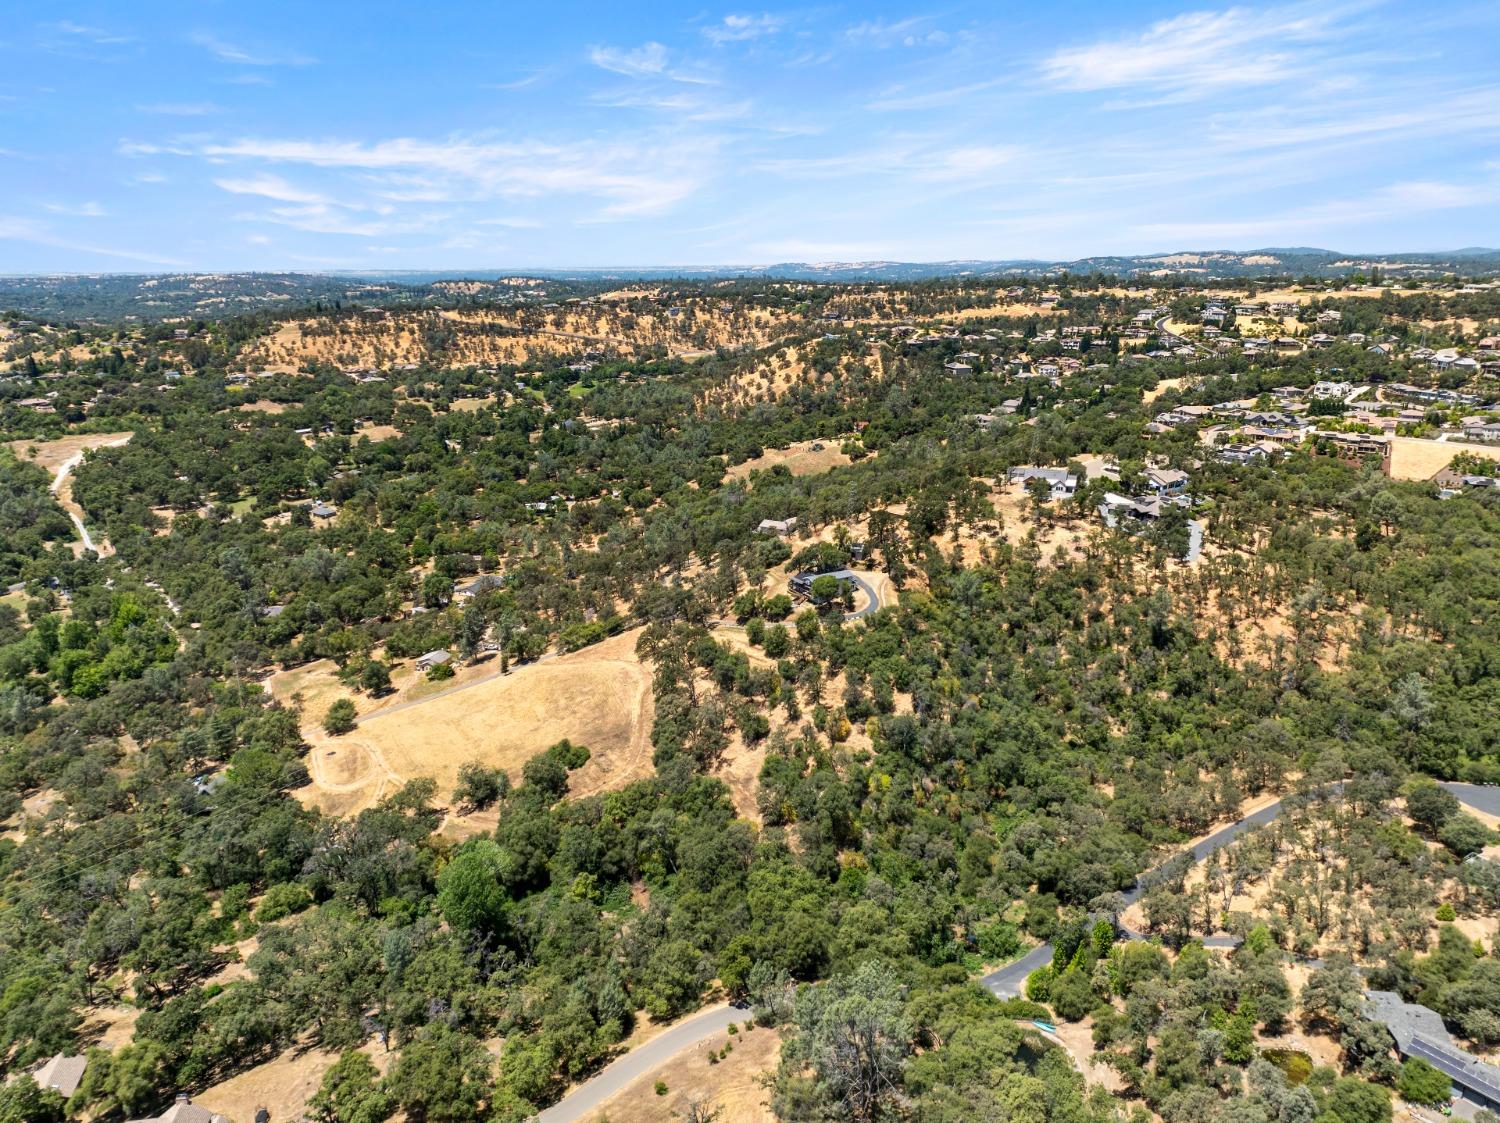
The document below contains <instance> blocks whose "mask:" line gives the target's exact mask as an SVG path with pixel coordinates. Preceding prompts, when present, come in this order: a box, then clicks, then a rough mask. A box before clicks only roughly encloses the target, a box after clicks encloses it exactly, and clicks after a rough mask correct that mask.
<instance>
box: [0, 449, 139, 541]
mask: <svg viewBox="0 0 1500 1123" xmlns="http://www.w3.org/2000/svg"><path fill="white" fill-rule="evenodd" d="M133 436H135V434H134V433H84V434H79V435H77V436H72V437H60V438H58V439H57V440H55V441H27V440H21V441H11V442H10V448H11V451H13V452H14V453H15V454H16V456H18V457H19V458H21V459H22V460H29V461H31V462H32V463H33V464H35V465H37V466H38V467H41V468H45V469H46V470H47V471H49V472H51V473H52V483H51V485H50V486H49V489H48V490H50V491H51V492H52V494H53V495H54V496H55V497H56V498H57V504H58V506H59V507H61V508H62V509H63V510H64V511H66V512H67V513H68V518H70V519H72V520H73V526H74V528H75V529H76V530H77V531H78V541H76V542H74V543H72V544H71V545H72V550H73V553H74V555H75V556H80V555H82V554H83V553H85V552H86V551H88V550H93V551H94V552H95V553H96V554H98V555H99V556H100V557H101V558H107V557H109V555H110V554H112V553H114V552H115V551H114V547H113V546H111V545H110V544H109V543H108V542H105V541H100V542H95V541H94V537H93V535H91V534H90V533H89V528H88V527H87V526H86V525H84V521H83V508H82V507H80V506H79V505H78V503H77V502H76V501H75V500H74V498H73V469H75V468H77V467H78V465H80V464H82V463H83V457H84V454H85V453H88V452H92V451H93V450H94V449H96V448H118V447H119V446H120V445H123V444H126V443H127V442H128V441H129V440H130V438H131V437H133Z"/></svg>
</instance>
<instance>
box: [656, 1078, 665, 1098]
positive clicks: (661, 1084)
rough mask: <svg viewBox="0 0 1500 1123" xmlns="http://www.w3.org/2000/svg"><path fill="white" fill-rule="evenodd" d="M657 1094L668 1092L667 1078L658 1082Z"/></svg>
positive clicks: (661, 1094)
mask: <svg viewBox="0 0 1500 1123" xmlns="http://www.w3.org/2000/svg"><path fill="white" fill-rule="evenodd" d="M656 1094H657V1095H658V1096H665V1095H666V1094H667V1082H666V1081H665V1080H658V1081H657V1082H656Z"/></svg>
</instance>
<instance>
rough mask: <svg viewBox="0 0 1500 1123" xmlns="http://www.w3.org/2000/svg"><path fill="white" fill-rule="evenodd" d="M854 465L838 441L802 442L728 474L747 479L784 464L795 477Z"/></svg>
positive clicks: (738, 466) (770, 452) (774, 450)
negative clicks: (755, 473)
mask: <svg viewBox="0 0 1500 1123" xmlns="http://www.w3.org/2000/svg"><path fill="white" fill-rule="evenodd" d="M852 463H853V461H852V460H851V459H850V458H849V457H848V456H847V455H846V454H845V453H844V452H843V450H842V449H841V448H840V442H838V441H836V440H821V441H798V442H797V443H795V444H792V445H788V446H787V447H786V448H769V449H767V450H766V451H765V452H763V453H761V454H760V455H759V456H757V457H756V458H755V459H754V460H746V461H745V462H744V463H743V464H736V465H735V466H734V467H733V468H731V469H729V471H728V472H727V473H725V474H726V475H727V476H728V478H729V479H731V480H743V479H747V478H748V477H749V475H750V473H751V472H760V471H766V470H768V469H771V468H774V467H776V465H778V464H780V465H783V466H784V467H785V468H786V470H787V471H788V472H790V473H791V474H792V475H794V476H816V475H818V474H819V473H822V472H827V471H828V470H830V469H832V468H842V467H843V466H844V465H846V464H852Z"/></svg>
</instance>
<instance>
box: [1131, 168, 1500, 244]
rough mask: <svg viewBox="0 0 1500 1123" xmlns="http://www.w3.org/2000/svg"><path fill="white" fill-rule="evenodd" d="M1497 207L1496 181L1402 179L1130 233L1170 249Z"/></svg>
mask: <svg viewBox="0 0 1500 1123" xmlns="http://www.w3.org/2000/svg"><path fill="white" fill-rule="evenodd" d="M1497 204H1500V179H1495V178H1490V179H1483V180H1471V181H1453V180H1431V179H1426V180H1406V181H1401V182H1397V183H1391V184H1387V185H1386V186H1384V187H1380V188H1376V189H1375V190H1373V191H1370V192H1367V193H1365V194H1364V195H1358V196H1353V197H1348V198H1342V199H1330V200H1328V201H1326V202H1322V203H1315V204H1311V205H1308V206H1304V207H1295V208H1291V209H1287V210H1281V211H1272V212H1268V213H1265V214H1262V215H1253V216H1248V217H1244V216H1240V217H1235V218H1224V219H1209V220H1204V221H1189V222H1155V223H1141V224H1138V225H1136V226H1134V227H1133V228H1132V232H1133V233H1135V234H1137V235H1140V236H1142V237H1145V238H1154V239H1157V240H1159V241H1161V242H1163V243H1170V244H1173V245H1177V244H1183V243H1194V244H1199V243H1209V242H1213V243H1216V244H1228V243H1235V242H1238V243H1240V244H1244V243H1245V242H1247V241H1257V240H1258V241H1262V242H1264V241H1269V240H1273V239H1275V240H1279V239H1281V238H1283V237H1285V236H1286V235H1288V234H1293V235H1312V236H1315V237H1316V236H1321V235H1323V234H1325V233H1327V232H1329V231H1336V230H1341V229H1346V228H1349V227H1355V226H1360V225H1365V224H1368V223H1372V222H1384V221H1389V220H1392V219H1407V218H1411V217H1413V216H1417V215H1423V214H1430V213H1433V212H1438V211H1448V210H1462V209H1468V208H1480V207H1484V208H1488V207H1493V206H1495V205H1497Z"/></svg>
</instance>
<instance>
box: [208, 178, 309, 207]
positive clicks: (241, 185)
mask: <svg viewBox="0 0 1500 1123" xmlns="http://www.w3.org/2000/svg"><path fill="white" fill-rule="evenodd" d="M214 186H215V187H218V188H220V189H222V190H224V191H228V192H230V193H232V194H235V195H259V196H261V197H263V198H266V199H274V200H276V201H277V202H281V203H326V202H327V201H328V200H327V198H326V197H325V196H323V195H320V194H318V193H317V192H316V191H308V190H305V189H304V188H301V187H297V186H296V185H294V184H291V183H288V182H287V181H286V180H284V179H282V178H281V176H279V175H271V174H269V173H267V174H263V175H256V176H250V177H248V178H245V179H232V178H226V179H216V180H214Z"/></svg>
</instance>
